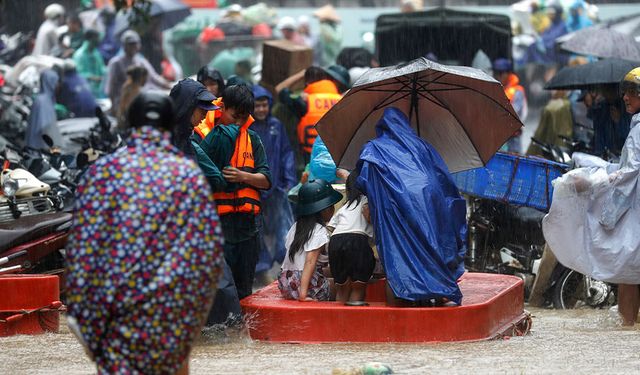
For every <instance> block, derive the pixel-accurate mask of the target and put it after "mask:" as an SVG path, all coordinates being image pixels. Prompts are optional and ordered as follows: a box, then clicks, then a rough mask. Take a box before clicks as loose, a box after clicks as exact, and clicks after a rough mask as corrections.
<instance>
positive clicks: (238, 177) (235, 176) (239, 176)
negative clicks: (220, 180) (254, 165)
mask: <svg viewBox="0 0 640 375" xmlns="http://www.w3.org/2000/svg"><path fill="white" fill-rule="evenodd" d="M246 175H247V172H243V171H241V170H239V169H238V168H233V167H227V168H224V169H223V170H222V177H224V179H225V180H227V181H228V182H238V183H240V182H245V181H246Z"/></svg>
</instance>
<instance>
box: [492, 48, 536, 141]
mask: <svg viewBox="0 0 640 375" xmlns="http://www.w3.org/2000/svg"><path fill="white" fill-rule="evenodd" d="M492 68H493V77H494V78H495V79H496V80H498V81H499V82H500V83H502V86H503V87H504V93H505V94H506V95H507V98H509V101H510V102H511V105H512V106H513V109H514V110H515V111H516V114H517V115H518V117H519V118H520V121H522V122H524V120H525V119H526V118H527V112H528V106H527V96H526V95H525V92H524V87H522V86H521V85H520V78H518V76H517V75H516V74H515V73H514V72H513V64H512V63H511V61H510V60H508V59H505V58H499V59H496V60H494V62H493V64H492ZM521 137H522V132H521V131H519V133H518V134H516V135H514V136H513V137H511V139H510V140H509V141H508V142H507V143H506V148H507V151H511V152H517V153H521V152H522V142H521Z"/></svg>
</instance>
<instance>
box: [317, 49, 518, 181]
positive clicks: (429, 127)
mask: <svg viewBox="0 0 640 375" xmlns="http://www.w3.org/2000/svg"><path fill="white" fill-rule="evenodd" d="M386 107H397V108H399V109H400V110H402V111H403V112H404V113H405V114H406V115H407V117H409V119H410V120H411V126H412V128H413V129H415V131H416V133H417V134H418V136H420V137H422V138H423V139H425V140H426V141H427V142H429V143H430V144H431V145H433V146H434V147H435V148H436V150H437V151H438V153H440V155H441V156H442V158H443V159H444V161H445V163H446V164H447V166H448V167H449V170H450V171H451V172H457V171H461V170H465V169H471V168H477V167H481V166H483V165H484V163H486V162H487V161H488V160H489V159H490V158H491V156H493V154H494V153H495V152H496V150H498V148H500V146H502V145H503V144H504V142H505V141H506V140H507V139H509V137H511V136H512V135H514V133H516V132H517V131H518V129H520V128H521V127H522V122H520V120H519V119H518V116H517V115H516V113H515V111H514V109H513V107H512V106H511V104H510V103H509V99H507V97H506V95H505V93H504V89H503V87H502V85H501V84H500V83H499V82H498V81H496V80H495V79H493V78H492V77H490V76H488V75H487V74H486V73H484V72H482V71H480V70H478V69H474V68H469V67H462V66H460V67H459V66H446V65H441V64H438V63H435V62H432V61H429V60H427V59H425V58H420V59H416V60H413V61H411V62H410V63H407V64H403V65H398V66H396V67H385V68H375V69H371V70H369V71H367V72H366V73H365V74H364V75H363V76H362V77H360V79H358V81H356V83H355V84H354V85H353V87H352V88H351V90H349V92H347V94H346V95H345V96H344V97H343V98H342V99H341V100H340V101H339V102H338V103H337V104H336V105H334V106H333V108H331V110H329V112H327V113H326V114H325V115H324V116H323V117H322V119H321V120H320V121H319V122H318V124H317V125H316V129H317V130H318V133H319V134H320V136H321V137H322V140H323V141H324V143H325V144H326V145H327V148H328V149H329V152H330V153H331V156H333V159H334V160H335V161H336V164H337V165H338V166H339V167H342V168H346V169H353V168H354V167H355V165H356V162H357V161H358V158H359V154H360V150H361V149H362V146H363V145H364V144H365V143H366V142H367V141H368V140H370V139H373V138H375V136H376V132H375V125H376V123H377V122H378V120H379V119H380V117H381V115H382V113H383V111H384V109H385V108H386Z"/></svg>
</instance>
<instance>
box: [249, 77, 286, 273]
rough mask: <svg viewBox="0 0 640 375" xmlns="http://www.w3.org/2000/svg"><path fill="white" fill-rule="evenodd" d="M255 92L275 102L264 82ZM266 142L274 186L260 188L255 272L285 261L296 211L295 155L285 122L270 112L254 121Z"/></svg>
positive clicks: (266, 151) (254, 125)
mask: <svg viewBox="0 0 640 375" xmlns="http://www.w3.org/2000/svg"><path fill="white" fill-rule="evenodd" d="M253 96H254V97H255V98H256V99H257V98H265V97H266V98H267V100H268V101H269V110H271V106H272V105H273V97H272V96H271V93H270V92H269V91H268V90H267V89H265V88H264V87H262V86H259V85H254V86H253ZM251 130H253V131H255V132H256V133H257V134H258V136H260V139H261V140H262V144H263V145H264V150H265V153H266V154H267V162H268V163H269V170H270V172H271V188H270V189H269V190H261V191H260V200H261V205H262V215H263V217H264V224H263V227H262V235H261V242H262V248H261V250H260V257H259V259H258V264H257V265H256V272H262V271H267V270H269V269H270V268H271V266H272V265H273V262H274V261H277V262H280V263H281V262H282V260H283V259H284V256H285V253H286V248H285V246H284V239H285V237H286V235H287V231H288V230H289V228H291V226H292V225H293V212H292V210H291V205H290V204H289V200H288V199H287V192H288V191H289V189H291V188H292V187H293V186H295V185H296V183H297V179H296V175H295V159H294V155H293V149H292V148H291V144H290V143H289V138H288V137H287V131H286V129H285V128H284V125H282V123H281V122H280V120H278V119H277V118H275V117H273V116H272V115H271V113H269V115H268V116H267V118H266V119H265V120H264V121H258V120H256V121H255V122H254V123H253V124H252V125H251Z"/></svg>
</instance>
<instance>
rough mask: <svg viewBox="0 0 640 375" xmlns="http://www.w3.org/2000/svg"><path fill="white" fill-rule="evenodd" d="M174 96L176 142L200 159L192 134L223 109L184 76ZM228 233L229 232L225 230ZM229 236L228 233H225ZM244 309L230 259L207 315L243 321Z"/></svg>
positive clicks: (217, 319) (218, 320) (221, 321)
mask: <svg viewBox="0 0 640 375" xmlns="http://www.w3.org/2000/svg"><path fill="white" fill-rule="evenodd" d="M171 98H172V99H173V103H174V105H175V108H176V126H175V127H174V133H173V143H174V144H175V145H176V146H177V147H178V148H179V149H180V150H182V151H183V152H185V153H186V154H187V155H190V156H191V157H192V158H194V159H196V153H197V152H198V151H199V152H202V151H201V149H200V148H199V146H197V151H196V150H194V147H196V146H192V144H191V140H190V138H191V135H192V133H193V128H194V127H195V126H196V125H198V124H199V123H200V122H201V121H202V120H203V119H204V117H205V116H206V114H207V111H209V110H216V109H219V108H218V107H216V106H215V105H213V104H212V101H213V100H215V96H213V94H211V93H210V92H209V91H207V89H206V88H205V86H204V85H202V84H201V83H200V82H196V81H194V80H192V79H188V78H187V79H183V80H182V81H180V82H178V84H177V85H175V86H174V87H173V89H172V90H171ZM200 167H201V168H202V171H203V173H204V174H205V176H207V180H209V183H211V179H210V178H209V176H208V173H210V169H207V168H205V167H204V166H203V164H202V163H200ZM211 189H212V190H215V189H216V185H215V184H211ZM223 234H225V233H223ZM225 235H226V234H225ZM241 315H242V312H241V310H240V301H239V298H238V291H237V290H236V286H235V283H234V282H233V276H232V272H231V269H230V268H229V265H228V264H227V262H226V261H225V262H223V273H222V277H221V279H220V281H219V282H218V291H217V293H216V298H215V299H214V302H213V305H212V306H211V310H210V311H209V316H208V318H207V323H206V324H207V326H211V325H214V324H227V325H235V324H239V323H240V322H241V320H242V318H241Z"/></svg>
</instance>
